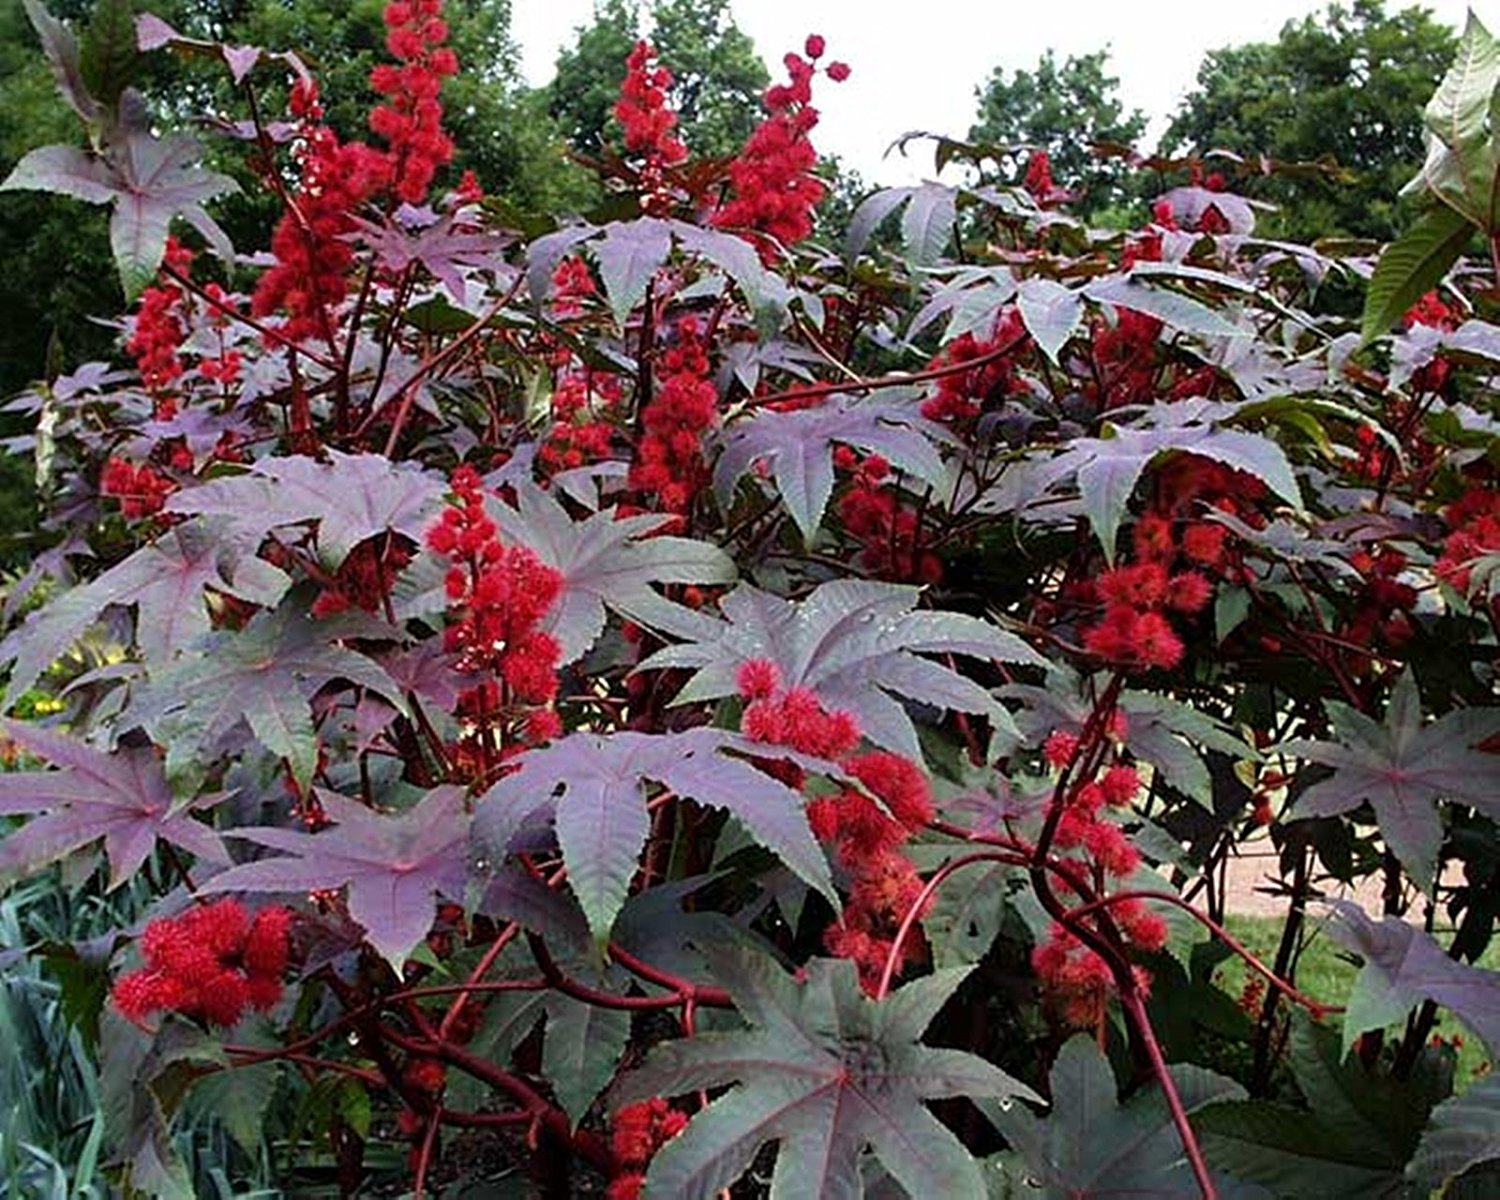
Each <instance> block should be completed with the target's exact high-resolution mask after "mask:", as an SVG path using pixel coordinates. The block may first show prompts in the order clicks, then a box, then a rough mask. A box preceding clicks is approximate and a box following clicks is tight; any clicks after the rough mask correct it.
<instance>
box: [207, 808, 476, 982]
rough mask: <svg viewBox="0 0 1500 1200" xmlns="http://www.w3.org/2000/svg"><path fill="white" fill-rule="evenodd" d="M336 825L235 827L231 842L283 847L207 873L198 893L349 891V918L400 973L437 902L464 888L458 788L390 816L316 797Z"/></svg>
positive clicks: (464, 822)
mask: <svg viewBox="0 0 1500 1200" xmlns="http://www.w3.org/2000/svg"><path fill="white" fill-rule="evenodd" d="M318 799H319V800H320V801H321V802H322V805H323V809H324V811H325V812H326V813H327V814H328V816H329V818H330V819H331V820H332V821H334V822H335V823H336V824H337V826H338V828H337V829H335V830H331V831H325V832H322V833H303V832H301V831H300V830H294V829H257V828H249V829H237V830H234V831H233V835H234V836H235V837H241V838H245V839H247V840H249V841H253V842H257V843H259V844H260V845H262V846H269V847H271V848H272V849H274V850H285V851H286V852H287V853H286V856H285V857H280V858H262V859H260V860H258V861H256V862H251V863H244V864H242V865H241V866H237V867H231V868H230V869H229V870H227V871H224V872H221V873H220V874H218V875H216V876H214V878H213V879H211V880H210V881H209V882H208V883H207V884H206V885H204V887H203V888H202V889H201V890H203V891H205V892H302V891H308V890H310V889H316V888H337V887H344V886H346V885H347V886H348V889H349V892H348V897H349V915H350V916H351V917H353V918H354V919H355V920H356V921H358V922H359V923H360V925H361V926H362V927H363V928H364V931H365V936H366V938H367V939H368V940H369V943H370V945H371V946H373V947H374V948H375V949H376V950H377V951H378V952H379V953H380V954H381V956H382V957H383V958H385V959H386V960H387V961H388V962H389V963H390V964H391V966H392V967H393V968H394V969H395V971H396V972H397V973H398V974H399V973H400V971H401V968H402V966H403V965H404V964H405V962H406V958H407V955H409V954H410V953H411V951H412V948H413V947H414V946H416V944H417V943H418V942H420V941H421V940H422V939H423V938H424V937H426V936H427V934H428V932H429V931H430V930H431V929H432V922H433V918H434V917H435V915H436V913H437V901H436V897H437V896H439V895H441V896H445V897H447V898H448V899H450V900H454V901H458V902H460V903H462V902H463V900H464V892H465V888H466V885H467V883H468V868H467V865H466V864H467V847H468V840H469V816H468V813H467V811H466V810H465V796H464V789H463V788H461V787H456V786H444V787H439V788H435V789H433V790H432V791H430V792H428V793H427V795H426V796H425V797H423V799H422V800H421V801H420V803H418V804H416V805H415V806H413V807H412V808H410V809H408V810H407V811H406V812H404V813H401V814H399V815H395V816H390V815H387V814H384V813H379V812H375V811H373V810H371V809H368V808H365V807H364V806H363V805H361V804H357V803H355V802H354V801H353V800H349V799H346V798H345V797H343V796H340V795H337V794H336V793H333V792H326V791H321V790H320V791H319V792H318Z"/></svg>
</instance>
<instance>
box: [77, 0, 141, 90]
mask: <svg viewBox="0 0 1500 1200" xmlns="http://www.w3.org/2000/svg"><path fill="white" fill-rule="evenodd" d="M139 57H140V54H139V52H138V51H137V49H136V37H135V11H134V5H133V4H132V3H131V0H97V2H96V3H95V4H94V7H93V11H92V12H91V13H90V14H89V24H88V28H87V29H86V30H85V31H84V34H83V39H82V42H81V44H80V53H79V66H80V68H81V69H82V72H83V78H84V81H85V82H86V83H87V84H88V88H89V91H90V92H91V93H93V95H94V97H95V98H96V99H98V100H102V101H103V102H104V103H105V104H107V105H108V106H109V107H111V108H113V107H114V106H115V105H116V104H118V103H119V100H120V95H121V93H123V92H124V91H125V88H126V87H127V86H128V85H129V84H130V82H131V79H132V77H133V76H134V74H135V65H136V60H137V59H138V58H139Z"/></svg>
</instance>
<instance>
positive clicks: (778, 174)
mask: <svg viewBox="0 0 1500 1200" xmlns="http://www.w3.org/2000/svg"><path fill="white" fill-rule="evenodd" d="M806 50H807V54H808V56H807V58H803V57H801V56H800V55H797V54H788V55H787V56H786V58H785V60H784V61H785V63H786V69H787V76H788V82H787V83H784V84H776V85H774V86H772V87H771V88H769V89H767V91H766V96H765V105H766V109H767V111H768V112H769V113H770V115H769V116H768V117H767V118H766V119H765V120H764V121H762V122H761V123H760V124H759V125H757V126H756V127H755V130H754V132H753V133H751V135H750V138H749V140H748V141H747V142H746V143H745V146H744V149H742V150H741V151H740V153H739V156H738V157H737V158H736V159H735V160H734V162H732V163H731V164H730V165H729V182H730V187H731V190H732V193H733V195H732V197H731V199H730V201H729V203H727V204H725V205H724V206H723V207H722V208H721V209H719V211H718V212H716V213H715V214H714V217H713V221H714V224H715V225H720V226H727V227H730V228H734V229H739V230H743V231H745V232H746V233H747V234H748V236H749V240H750V242H751V244H753V245H754V246H755V247H756V248H757V249H758V250H759V251H760V255H761V258H762V259H763V260H764V261H765V262H766V263H767V264H768V265H769V264H770V263H772V262H774V261H775V260H776V258H777V257H778V255H779V253H780V249H781V248H783V247H787V246H792V245H795V244H796V243H797V242H800V241H801V240H802V239H803V238H805V237H806V236H807V235H808V234H810V233H811V232H812V210H813V209H814V208H816V207H817V205H818V203H819V201H821V200H822V199H823V197H824V196H825V195H827V193H828V188H827V186H826V185H825V184H824V183H823V182H822V180H820V179H818V178H817V177H816V176H815V175H813V173H812V169H813V168H814V167H815V166H817V163H818V152H817V151H816V150H814V149H813V145H812V142H810V141H809V140H808V134H809V133H811V132H812V129H813V127H814V126H815V125H817V123H818V110H817V109H815V108H813V107H812V80H813V76H814V75H815V74H816V73H817V68H816V67H815V66H814V65H813V61H814V60H816V59H818V58H820V57H822V54H823V50H824V44H823V39H822V38H820V37H818V36H817V35H816V34H814V35H813V36H811V37H809V38H808V39H807V46H806ZM815 50H816V51H817V53H816V54H814V53H813V51H815ZM827 74H828V78H829V79H832V80H833V81H834V82H835V83H838V82H840V81H842V80H844V79H847V78H848V77H849V68H848V67H847V66H845V65H844V64H843V63H832V64H830V65H829V67H828V71H827Z"/></svg>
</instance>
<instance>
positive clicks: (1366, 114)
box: [1163, 0, 1456, 238]
mask: <svg viewBox="0 0 1500 1200" xmlns="http://www.w3.org/2000/svg"><path fill="white" fill-rule="evenodd" d="M1455 44H1456V43H1455V38H1454V34H1453V32H1452V31H1451V30H1450V29H1449V28H1448V27H1447V26H1445V25H1443V24H1442V23H1441V22H1439V21H1438V20H1437V19H1435V18H1434V17H1433V15H1432V13H1431V12H1429V11H1428V10H1426V9H1423V8H1415V7H1413V8H1406V9H1402V10H1401V11H1399V12H1396V13H1387V12H1386V11H1385V9H1384V6H1383V4H1382V3H1381V0H1354V3H1353V5H1352V6H1351V7H1347V8H1346V7H1344V6H1342V5H1338V4H1334V5H1330V6H1329V7H1328V8H1327V9H1326V10H1325V11H1324V12H1323V13H1321V14H1319V15H1315V16H1308V17H1304V18H1302V19H1301V20H1298V21H1288V22H1287V23H1286V25H1284V26H1283V27H1282V30H1281V34H1280V36H1279V37H1278V38H1277V40H1276V41H1274V42H1256V43H1251V44H1248V45H1243V46H1228V47H1224V48H1223V49H1219V50H1214V51H1211V52H1210V53H1209V54H1208V55H1207V56H1206V57H1205V58H1204V60H1203V65H1202V66H1201V67H1200V68H1199V70H1198V82H1197V86H1196V87H1195V88H1194V90H1193V91H1192V92H1191V93H1189V95H1188V96H1187V98H1186V99H1185V100H1184V101H1183V104H1182V107H1181V109H1180V110H1179V111H1178V113H1177V116H1176V117H1175V119H1174V120H1173V121H1172V124H1171V126H1170V127H1169V128H1168V130H1167V134H1166V137H1165V139H1164V140H1163V149H1164V150H1167V151H1168V152H1181V151H1185V150H1196V151H1199V152H1203V151H1208V150H1214V149H1223V150H1231V151H1234V152H1236V153H1238V154H1243V155H1261V154H1265V155H1268V156H1270V157H1271V158H1273V159H1276V160H1279V161H1281V162H1286V163H1291V162H1311V161H1314V160H1317V159H1321V158H1327V159H1329V160H1331V163H1336V164H1337V166H1338V167H1339V168H1341V169H1342V170H1341V172H1340V173H1339V174H1338V175H1336V176H1335V175H1333V174H1331V173H1330V174H1329V175H1326V176H1322V177H1319V176H1316V175H1309V174H1297V175H1295V176H1294V175H1278V176H1274V177H1272V178H1269V179H1267V180H1266V181H1265V183H1264V185H1263V186H1262V188H1261V194H1262V195H1263V197H1264V198H1265V199H1268V200H1271V201H1274V202H1275V203H1277V204H1278V205H1279V206H1280V209H1281V211H1280V212H1279V213H1278V214H1277V215H1276V217H1275V219H1274V220H1273V221H1271V222H1269V223H1268V224H1269V226H1270V227H1272V228H1274V229H1276V230H1277V231H1278V232H1280V233H1282V234H1283V235H1285V236H1287V237H1291V238H1307V237H1313V236H1319V235H1323V236H1326V235H1330V234H1335V235H1336V234H1344V235H1354V236H1364V237H1375V238H1389V237H1391V236H1392V235H1393V234H1394V233H1395V232H1396V231H1397V230H1398V228H1399V227H1400V224H1401V222H1400V221H1399V220H1398V216H1397V213H1398V208H1399V203H1398V201H1397V200H1396V196H1397V193H1398V192H1399V191H1400V189H1401V186H1402V185H1403V184H1404V183H1405V182H1406V181H1407V179H1409V178H1410V177H1411V176H1412V174H1413V173H1414V172H1415V170H1416V168H1417V166H1419V165H1420V164H1421V162H1422V157H1423V149H1422V107H1423V105H1425V104H1426V102H1427V100H1428V98H1429V97H1430V96H1431V95H1432V93H1433V90H1434V89H1435V88H1436V87H1437V83H1438V80H1439V79H1440V78H1441V77H1442V75H1443V72H1444V70H1445V69H1446V67H1447V65H1448V63H1449V61H1450V60H1451V59H1452V57H1453V51H1454V46H1455Z"/></svg>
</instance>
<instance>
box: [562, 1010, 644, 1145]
mask: <svg viewBox="0 0 1500 1200" xmlns="http://www.w3.org/2000/svg"><path fill="white" fill-rule="evenodd" d="M629 1041H630V1012H629V1010H628V1009H619V1008H602V1007H599V1006H597V1005H593V1004H585V1003H584V1002H583V1001H582V1000H575V999H573V997H571V996H564V995H560V994H559V995H549V996H548V997H547V1032H546V1037H545V1040H544V1041H543V1043H542V1074H543V1075H545V1076H546V1077H547V1078H548V1079H549V1080H551V1081H552V1090H553V1091H554V1092H555V1093H556V1094H557V1100H558V1103H559V1104H561V1105H562V1106H563V1111H564V1112H566V1113H567V1114H568V1116H569V1118H570V1119H571V1120H572V1122H573V1124H574V1125H577V1124H578V1123H579V1122H580V1121H582V1120H583V1118H584V1115H585V1114H586V1113H587V1112H588V1110H589V1108H590V1106H591V1105H592V1104H593V1103H594V1100H595V1099H596V1098H597V1097H598V1095H599V1093H600V1092H602V1091H603V1090H604V1089H605V1087H606V1086H607V1085H608V1083H609V1081H610V1080H611V1079H612V1078H614V1074H615V1067H617V1066H618V1065H619V1062H620V1058H621V1056H622V1055H623V1054H624V1053H625V1046H626V1043H628V1042H629Z"/></svg>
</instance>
